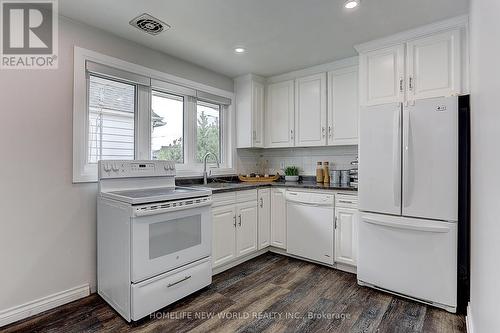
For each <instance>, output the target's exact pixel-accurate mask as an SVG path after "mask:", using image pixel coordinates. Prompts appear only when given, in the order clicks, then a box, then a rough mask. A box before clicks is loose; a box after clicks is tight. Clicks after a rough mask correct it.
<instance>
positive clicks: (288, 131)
mask: <svg viewBox="0 0 500 333" xmlns="http://www.w3.org/2000/svg"><path fill="white" fill-rule="evenodd" d="M293 89H294V86H293V80H291V81H284V82H279V83H273V84H270V85H268V87H267V122H266V125H267V127H266V133H267V146H268V147H292V146H293V145H294V140H293V139H294V132H293V131H294V127H293V126H294V96H293V94H294V91H293Z"/></svg>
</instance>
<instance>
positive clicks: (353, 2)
mask: <svg viewBox="0 0 500 333" xmlns="http://www.w3.org/2000/svg"><path fill="white" fill-rule="evenodd" d="M358 5H359V0H346V2H345V3H344V7H345V8H347V9H353V8H356V7H358Z"/></svg>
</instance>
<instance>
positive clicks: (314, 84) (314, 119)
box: [295, 73, 326, 147]
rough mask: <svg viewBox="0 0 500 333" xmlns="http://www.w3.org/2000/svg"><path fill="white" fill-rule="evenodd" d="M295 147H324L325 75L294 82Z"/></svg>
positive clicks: (311, 76) (312, 76)
mask: <svg viewBox="0 0 500 333" xmlns="http://www.w3.org/2000/svg"><path fill="white" fill-rule="evenodd" d="M295 145H296V146H302V147H310V146H324V145H326V74H325V73H320V74H315V75H310V76H306V77H302V78H300V79H297V80H296V81H295Z"/></svg>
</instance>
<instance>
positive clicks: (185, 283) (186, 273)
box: [131, 257, 212, 320]
mask: <svg viewBox="0 0 500 333" xmlns="http://www.w3.org/2000/svg"><path fill="white" fill-rule="evenodd" d="M211 282H212V266H211V258H210V257H209V258H206V259H203V260H200V261H197V262H194V263H192V264H189V265H187V266H184V267H181V268H179V269H176V270H174V271H172V272H168V273H165V274H162V275H159V276H156V277H153V278H151V279H148V280H146V281H143V282H141V283H137V284H132V287H131V293H132V320H139V319H141V318H143V317H145V316H147V315H149V314H150V313H153V312H154V311H158V310H159V309H161V308H163V307H165V306H167V305H169V304H172V303H173V302H175V301H177V300H179V299H181V298H183V297H185V296H187V295H189V294H192V293H194V292H195V291H197V290H199V289H201V288H203V287H206V286H208V285H209V284H210V283H211Z"/></svg>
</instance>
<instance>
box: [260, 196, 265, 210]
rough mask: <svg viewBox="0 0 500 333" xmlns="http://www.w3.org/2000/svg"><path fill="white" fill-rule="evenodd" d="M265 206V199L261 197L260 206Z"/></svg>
mask: <svg viewBox="0 0 500 333" xmlns="http://www.w3.org/2000/svg"><path fill="white" fill-rule="evenodd" d="M263 207H264V199H262V198H260V208H263Z"/></svg>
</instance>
